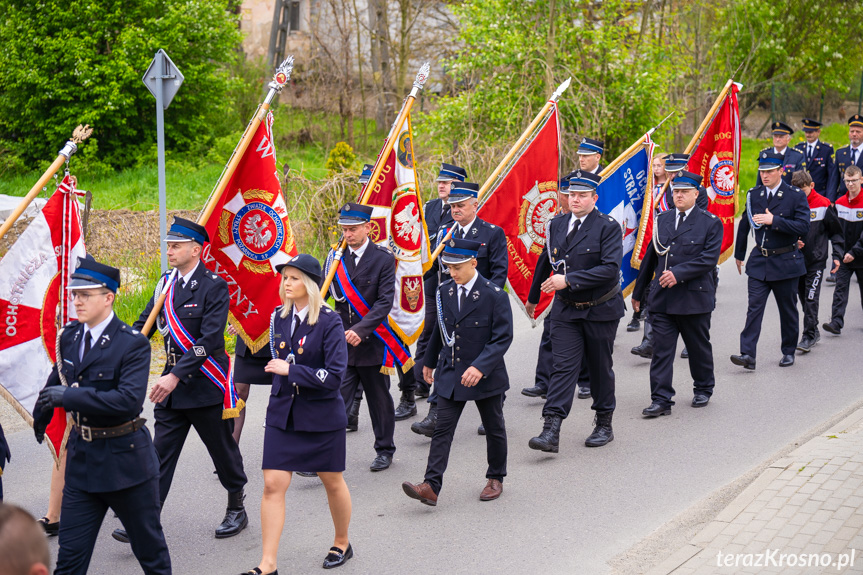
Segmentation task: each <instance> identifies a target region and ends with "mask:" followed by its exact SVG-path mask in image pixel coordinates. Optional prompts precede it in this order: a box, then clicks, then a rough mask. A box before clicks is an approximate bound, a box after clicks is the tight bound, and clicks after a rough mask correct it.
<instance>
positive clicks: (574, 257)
mask: <svg viewBox="0 0 863 575" xmlns="http://www.w3.org/2000/svg"><path fill="white" fill-rule="evenodd" d="M599 180H600V177H599V176H597V175H595V174H588V173H585V172H582V171H576V172H575V175H574V176H573V177H572V178H570V180H569V207H570V211H571V215H570V217H568V218H557V219H555V220H552V222H551V224H550V226H549V229H548V236H547V242H548V250H549V253H550V254H551V258H552V259H553V260H554V261H553V266H554V269H555V273H554V275H552V276H551V277H550V278H548V279H547V280H545V281H544V282H543V284H542V290H543V291H544V292H546V293H555V296H554V304H553V306H552V309H551V314H552V320H551V321H552V324H551V341H552V352H553V354H554V372H553V373H552V377H551V383H550V385H549V387H548V394H547V397H546V401H545V405H544V406H543V408H542V415H543V417H544V418H545V424H544V425H543V428H542V432H541V433H540V435H539V436H538V437H534V438H533V439H531V440H530V442H529V443H528V445H529V447H530V448H531V449H538V450H541V451H547V452H552V453H557V451H558V446H559V442H560V426H561V422H562V420H563V419H564V418H566V416H567V415H569V412H570V410H571V409H572V402H573V399H574V397H575V389H576V387H577V384H578V372H579V370H580V367H581V364H582V361H583V360H586V362H587V366H588V371H589V373H590V393H591V397H592V398H593V405H592V406H591V409H593V410H594V412H595V413H596V418H595V427H594V430H593V433H592V434H591V435H590V436H589V437H588V438H587V439H586V440H585V442H584V443H585V445H586V446H588V447H599V446H602V445H606V444H607V443H608V442H610V441H612V440H613V439H614V433H613V430H612V426H611V419H612V414H613V413H614V408H615V398H614V371H613V369H612V366H613V362H612V353H613V351H614V338H615V335H616V333H617V325H618V324H619V323H620V318H621V317H623V309H624V306H623V296H622V294H621V291H620V263H621V261H622V259H623V235H622V233H621V230H620V225H619V224H618V223H617V222H616V221H615V220H614V218H612V217H610V216H608V215H606V214H603V213H602V212H600V211H599V210H597V209H596V200H597V194H596V187H597V186H598V185H599Z"/></svg>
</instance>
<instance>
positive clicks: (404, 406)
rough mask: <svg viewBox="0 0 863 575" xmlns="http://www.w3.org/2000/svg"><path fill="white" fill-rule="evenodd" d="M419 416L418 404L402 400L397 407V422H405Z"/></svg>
mask: <svg viewBox="0 0 863 575" xmlns="http://www.w3.org/2000/svg"><path fill="white" fill-rule="evenodd" d="M416 414H417V404H416V402H415V401H409V400H407V399H402V400H401V401H400V402H399V405H398V407H396V421H404V420H405V419H408V418H409V417H413V416H414V415H416Z"/></svg>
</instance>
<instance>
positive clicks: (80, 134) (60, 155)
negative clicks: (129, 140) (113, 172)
mask: <svg viewBox="0 0 863 575" xmlns="http://www.w3.org/2000/svg"><path fill="white" fill-rule="evenodd" d="M92 133H93V129H92V128H91V127H90V126H89V125H86V126H81V125H78V127H77V128H75V130H74V131H73V132H72V139H71V140H69V141H68V142H66V145H65V146H63V149H62V150H60V151H59V152H57V157H56V158H55V159H54V161H53V162H52V163H51V165H50V166H49V167H48V169H47V170H45V173H43V174H42V177H40V178H39V180H38V181H37V182H36V183H35V184H34V185H33V187H32V188H30V191H29V192H28V193H27V195H26V196H24V199H23V200H21V203H19V204H18V205H17V206H16V207H15V209H14V210H12V213H11V214H9V217H8V218H6V221H5V222H3V225H2V226H0V239H3V236H5V235H6V234H7V233H8V232H9V230H10V229H11V228H12V225H13V224H14V223H15V222H16V221H17V220H18V218H20V217H21V214H23V213H24V210H26V209H27V206H29V205H30V203H31V202H32V201H33V200H35V199H36V196H38V195H39V194H40V193H42V188H44V187H45V184H47V183H48V180H50V179H51V178H52V177H53V176H54V174H56V173H57V170H59V169H60V166H62V165H63V163H64V162H68V161H69V158H71V157H72V154H74V153H75V152H77V151H78V144H80V143H81V142H83V141H84V140H86V139H87V138H89V137H90V134H92Z"/></svg>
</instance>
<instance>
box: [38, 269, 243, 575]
mask: <svg viewBox="0 0 863 575" xmlns="http://www.w3.org/2000/svg"><path fill="white" fill-rule="evenodd" d="M119 287H120V270H118V269H116V268H113V267H110V266H106V265H104V264H100V263H98V262H97V261H95V260H94V259H93V258H92V256H87V257H86V258H82V259H80V260H79V262H78V268H77V269H76V270H75V273H73V274H72V279H71V281H70V282H69V287H68V290H69V293H70V295H71V300H72V305H74V306H75V311H76V313H77V316H78V320H77V321H71V322H69V323H68V324H66V326H65V327H64V328H63V329H62V330H61V331H60V333H59V334H58V335H57V338H58V345H57V347H58V354H57V364H56V365H55V366H54V368H53V370H52V371H51V375H49V376H48V382H47V383H46V385H45V388H44V389H43V390H42V391H41V393H39V398H38V399H37V400H36V406H35V407H34V409H33V430H34V432H35V433H36V440H37V441H38V442H39V443H42V440H43V439H44V437H45V429H46V428H47V427H48V424H49V423H50V422H51V417H52V415H53V414H54V408H55V407H62V408H63V409H65V410H66V411H67V412H68V413H69V415H70V416H71V417H72V420H73V422H74V423H73V429H72V431H71V432H70V433H69V440H68V444H67V446H66V448H67V450H68V451H67V455H66V486H65V488H64V491H63V505H62V511H61V515H62V518H63V520H62V521H61V522H60V552H59V555H58V557H57V569H56V571H54V572H55V573H58V574H60V573H63V574H65V573H81V574H84V573H86V572H87V568H88V567H89V565H90V558H91V557H92V556H93V547H94V545H95V543H96V537H97V536H98V535H99V528H100V527H101V526H102V520H103V519H104V517H105V512H106V511H107V510H108V508H111V509H113V510H114V512H115V513H116V514H117V516H118V517H119V518H120V521H122V522H123V525H124V526H125V528H126V529H127V531H128V533H129V540H130V542H131V544H132V552H133V553H134V554H135V557H136V558H137V559H138V562H139V563H140V564H141V568H142V569H143V570H144V571H145V572H146V573H163V574H170V573H171V558H170V557H169V555H168V546H167V545H166V544H165V536H164V534H163V532H162V524H161V523H160V521H159V511H160V507H161V506H160V499H159V460H158V458H157V456H156V450H155V449H154V448H153V442H152V440H151V439H150V433H149V432H148V431H147V429H146V428H145V427H144V424H145V423H146V421H147V420H146V419H143V418H141V417H139V416H140V414H141V410H142V408H143V405H144V397H145V396H146V394H147V379H148V378H149V375H150V344H149V342H147V338H145V337H144V336H142V335H141V334H140V333H139V332H138V331H136V330H133V329H132V328H130V327H129V326H128V325H126V324H125V323H123V322H122V321H120V320H119V319H118V318H117V316H116V315H114V311H113V307H114V299H115V296H116V293H117V289H118V288H119ZM229 437H230V436H229Z"/></svg>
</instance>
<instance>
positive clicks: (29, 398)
mask: <svg viewBox="0 0 863 575" xmlns="http://www.w3.org/2000/svg"><path fill="white" fill-rule="evenodd" d="M77 195H79V194H78V192H77V191H76V190H75V188H74V186H73V184H72V182H71V178H70V176H69V175H66V177H65V178H63V181H62V183H61V184H60V185H59V187H58V188H57V190H56V191H55V192H54V194H53V195H52V196H51V198H50V199H49V200H48V203H47V204H45V207H44V208H42V211H41V212H40V213H39V214H38V215H37V216H36V217H35V218H34V219H33V221H32V222H31V223H30V225H29V226H27V229H26V230H24V233H22V234H21V236H20V237H19V238H18V241H16V242H15V244H14V245H13V246H12V247H11V248H10V249H9V251H8V252H7V253H6V255H5V256H3V259H2V260H0V277H2V278H3V281H2V282H0V318H2V320H0V321H2V323H0V325H2V329H3V336H4V337H2V338H0V395H3V397H5V398H6V399H7V400H8V401H9V402H10V403H11V404H12V406H13V407H14V408H15V410H16V411H17V412H18V413H19V414H20V415H21V417H23V418H24V419H25V420H26V421H27V423H29V424H30V425H32V424H33V417H32V413H33V406H34V405H35V404H36V397H37V396H38V395H39V391H40V390H41V389H42V388H43V387H44V386H45V382H46V381H47V379H48V375H49V374H50V373H51V368H52V366H53V364H54V362H56V361H57V353H56V352H57V329H58V326H61V325H65V324H66V322H68V321H69V319H70V318H72V319H74V317H75V309H74V308H73V307H72V306H71V305H70V303H69V299H68V297H67V295H66V285H67V283H68V280H69V276H70V275H71V273H72V272H73V271H74V270H75V266H76V265H77V261H78V258H79V257H84V255H85V254H86V251H85V248H84V238H83V235H82V233H81V220H80V215H79V213H78V210H79V207H78V200H77V199H76V196H77ZM67 435H68V428H67V417H66V413H65V412H64V411H63V410H62V409H55V410H54V417H53V419H52V420H51V423H50V425H49V426H48V429H47V430H46V432H45V436H46V437H47V438H48V442H47V443H48V447H49V449H51V452H52V453H53V454H54V457H55V459H57V460H59V458H60V457H61V455H62V452H63V450H64V449H65V444H66V437H67Z"/></svg>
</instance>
